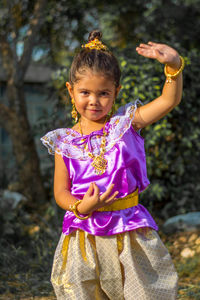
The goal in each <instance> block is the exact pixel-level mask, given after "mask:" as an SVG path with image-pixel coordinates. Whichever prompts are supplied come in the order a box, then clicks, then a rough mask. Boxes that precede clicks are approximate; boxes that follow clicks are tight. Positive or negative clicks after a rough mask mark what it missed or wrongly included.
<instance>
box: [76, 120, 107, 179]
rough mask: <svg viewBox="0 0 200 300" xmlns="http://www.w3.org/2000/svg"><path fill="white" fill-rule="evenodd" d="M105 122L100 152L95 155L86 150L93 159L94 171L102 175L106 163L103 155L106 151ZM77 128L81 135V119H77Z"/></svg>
mask: <svg viewBox="0 0 200 300" xmlns="http://www.w3.org/2000/svg"><path fill="white" fill-rule="evenodd" d="M107 119H108V118H107V117H106V121H105V124H106V122H107ZM105 124H104V127H103V137H102V140H101V145H100V154H99V155H96V156H95V155H94V154H93V153H92V152H89V151H88V156H89V157H90V158H92V160H93V162H92V164H91V165H92V166H93V168H94V169H95V173H96V174H97V175H102V174H103V173H105V171H106V168H107V165H108V161H107V159H105V157H104V153H105V151H106V136H107V132H105ZM79 129H80V133H81V135H82V136H83V131H82V127H81V119H79Z"/></svg>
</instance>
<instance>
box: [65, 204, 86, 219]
mask: <svg viewBox="0 0 200 300" xmlns="http://www.w3.org/2000/svg"><path fill="white" fill-rule="evenodd" d="M81 202H82V200H79V201H76V202H75V203H74V205H70V206H69V210H70V211H72V212H73V213H74V215H75V217H76V218H78V219H80V220H87V219H88V218H89V217H90V216H91V213H90V214H89V215H87V216H85V217H81V216H79V214H78V211H77V206H78V205H79V204H80V203H81Z"/></svg>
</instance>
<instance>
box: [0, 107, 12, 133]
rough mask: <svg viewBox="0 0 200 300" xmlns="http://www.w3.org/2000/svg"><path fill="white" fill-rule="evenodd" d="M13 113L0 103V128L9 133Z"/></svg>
mask: <svg viewBox="0 0 200 300" xmlns="http://www.w3.org/2000/svg"><path fill="white" fill-rule="evenodd" d="M14 114H15V113H14V111H13V110H11V109H10V108H8V107H7V106H6V105H5V104H3V103H1V102H0V126H1V127H3V128H5V129H6V130H7V131H8V132H10V130H12V129H11V127H10V125H11V122H10V121H11V119H13V117H14Z"/></svg>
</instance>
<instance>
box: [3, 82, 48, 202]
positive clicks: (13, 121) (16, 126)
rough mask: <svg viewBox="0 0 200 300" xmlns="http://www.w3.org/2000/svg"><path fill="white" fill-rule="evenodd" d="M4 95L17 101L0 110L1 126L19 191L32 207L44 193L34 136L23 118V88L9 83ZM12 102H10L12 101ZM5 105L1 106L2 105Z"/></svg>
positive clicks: (24, 108) (25, 114) (24, 107)
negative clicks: (9, 143) (9, 145)
mask: <svg viewBox="0 0 200 300" xmlns="http://www.w3.org/2000/svg"><path fill="white" fill-rule="evenodd" d="M7 98H8V102H10V103H13V102H14V103H18V105H17V106H16V107H14V109H12V110H11V109H10V108H7V110H8V113H7V114H6V113H4V114H2V110H1V113H0V116H1V117H2V118H1V121H2V122H1V125H2V127H4V128H5V130H6V131H7V132H8V134H9V135H10V138H11V140H12V145H13V152H14V156H15V159H16V163H17V168H18V176H19V183H20V185H19V192H21V193H22V194H23V195H25V196H26V197H27V198H28V200H29V201H28V202H27V204H28V206H29V207H35V206H36V205H38V201H39V203H42V202H43V203H44V201H45V200H46V193H45V189H44V186H43V182H42V178H41V173H40V167H39V159H38V155H37V151H36V146H35V143H34V137H33V136H32V133H31V128H30V125H29V121H28V118H27V112H26V103H25V99H24V88H23V86H20V87H19V86H18V87H17V88H16V87H15V86H13V85H12V84H9V82H8V87H7ZM13 99H14V100H15V101H12V100H13ZM4 108H5V107H4Z"/></svg>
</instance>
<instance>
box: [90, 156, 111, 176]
mask: <svg viewBox="0 0 200 300" xmlns="http://www.w3.org/2000/svg"><path fill="white" fill-rule="evenodd" d="M107 164H108V161H107V159H105V158H104V157H103V155H102V154H100V155H97V156H95V157H94V158H93V162H92V166H93V168H94V169H95V173H96V174H97V175H102V174H103V173H105V171H106V168H107Z"/></svg>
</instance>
